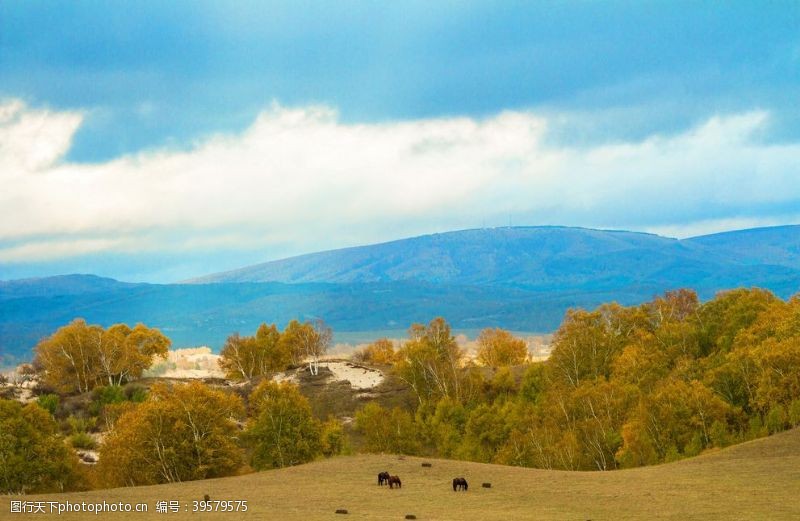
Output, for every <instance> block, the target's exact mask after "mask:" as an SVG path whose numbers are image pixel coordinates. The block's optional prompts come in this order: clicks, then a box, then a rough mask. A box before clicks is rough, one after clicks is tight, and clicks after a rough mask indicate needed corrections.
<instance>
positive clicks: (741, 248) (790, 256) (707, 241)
mask: <svg viewBox="0 0 800 521" xmlns="http://www.w3.org/2000/svg"><path fill="white" fill-rule="evenodd" d="M682 242H688V243H691V244H695V245H699V246H703V247H706V248H710V249H713V250H714V251H716V252H717V253H718V254H719V255H725V256H728V257H730V258H732V259H736V260H737V261H739V262H743V263H747V264H768V265H776V266H786V267H789V268H795V269H796V268H798V267H800V226H774V227H771V228H754V229H751V230H738V231H733V232H725V233H716V234H713V235H703V236H700V237H694V238H692V239H687V240H685V241H682Z"/></svg>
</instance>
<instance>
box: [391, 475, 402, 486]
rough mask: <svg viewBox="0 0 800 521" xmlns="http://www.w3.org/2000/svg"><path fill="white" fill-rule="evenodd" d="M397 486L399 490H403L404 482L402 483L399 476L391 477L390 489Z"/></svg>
mask: <svg viewBox="0 0 800 521" xmlns="http://www.w3.org/2000/svg"><path fill="white" fill-rule="evenodd" d="M395 485H397V488H403V482H402V481H400V478H398V477H397V476H389V488H394V486H395Z"/></svg>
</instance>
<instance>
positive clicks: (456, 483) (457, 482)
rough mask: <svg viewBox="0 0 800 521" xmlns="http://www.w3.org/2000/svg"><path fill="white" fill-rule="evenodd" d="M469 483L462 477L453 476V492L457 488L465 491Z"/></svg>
mask: <svg viewBox="0 0 800 521" xmlns="http://www.w3.org/2000/svg"><path fill="white" fill-rule="evenodd" d="M468 488H469V485H468V484H467V480H466V479H464V478H454V479H453V492H456V491H458V490H463V491H465V492H466V491H467V489H468Z"/></svg>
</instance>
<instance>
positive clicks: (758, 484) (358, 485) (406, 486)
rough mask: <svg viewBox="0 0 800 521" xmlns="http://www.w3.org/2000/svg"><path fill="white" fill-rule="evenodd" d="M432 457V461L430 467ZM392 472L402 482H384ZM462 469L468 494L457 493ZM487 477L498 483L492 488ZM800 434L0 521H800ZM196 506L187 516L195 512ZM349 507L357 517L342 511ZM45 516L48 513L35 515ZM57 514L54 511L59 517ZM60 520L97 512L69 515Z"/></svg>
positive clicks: (90, 497)
mask: <svg viewBox="0 0 800 521" xmlns="http://www.w3.org/2000/svg"><path fill="white" fill-rule="evenodd" d="M422 462H430V463H431V464H432V466H431V467H429V468H427V467H422ZM383 470H388V471H389V472H391V473H392V474H397V475H398V476H400V477H401V479H402V481H403V487H402V489H399V490H398V489H395V490H389V489H388V488H387V487H378V485H377V482H376V480H377V474H378V472H380V471H383ZM458 476H464V477H466V479H467V480H468V481H469V485H470V487H469V491H468V492H466V493H463V492H458V493H455V492H453V490H452V486H451V480H452V478H454V477H458ZM483 482H489V483H491V484H492V487H491V488H482V487H481V483H483ZM799 491H800V429H794V430H791V431H788V432H785V433H782V434H777V435H774V436H771V437H769V438H763V439H759V440H755V441H752V442H748V443H743V444H741V445H737V446H734V447H730V448H727V449H723V450H720V451H717V452H714V453H710V454H704V455H701V456H699V457H696V458H692V459H688V460H683V461H679V462H676V463H670V464H665V465H657V466H651V467H643V468H637V469H631V470H622V471H614V472H565V471H547V470H538V469H526V468H518V467H505V466H500V465H486V464H479V463H470V462H464V461H450V460H438V459H424V458H416V457H398V456H389V455H361V456H343V457H337V458H333V459H329V460H324V461H319V462H315V463H310V464H307V465H301V466H297V467H291V468H285V469H281V470H273V471H265V472H259V473H255V474H249V475H244V476H237V477H232V478H224V479H212V480H205V481H195V482H186V483H181V484H171V485H158V486H147V487H135V488H120V489H111V490H96V491H91V492H84V493H73V494H45V495H35V496H24V497H23V496H18V497H9V496H3V497H0V519H22V518H23V517H24V516H23V515H21V514H10V513H9V512H10V501H11V500H12V499H15V500H16V499H25V500H29V501H30V500H43V501H64V500H69V501H73V502H80V501H92V502H96V501H103V500H105V501H108V502H119V501H123V502H145V503H147V504H148V506H149V509H150V510H149V513H147V514H104V515H101V516H100V517H99V518H101V519H114V518H122V517H123V516H125V517H126V518H129V519H130V518H135V519H170V520H178V519H254V520H255V519H259V520H260V519H265V520H266V519H279V520H304V521H305V520H316V519H338V520H342V521H345V520H347V519H375V520H378V519H382V520H383V519H385V520H389V519H404V517H405V516H406V514H414V515H415V516H416V517H417V519H420V520H423V519H430V520H433V519H439V520H442V519H458V520H464V521H466V520H493V519H497V520H519V519H548V520H552V519H580V520H584V519H592V520H600V519H615V520H616V519H748V520H752V519H798V518H800V494H798V492H799ZM205 494H208V495H209V496H210V498H211V500H246V501H247V504H248V507H249V508H248V512H247V513H245V514H241V513H239V514H237V513H215V514H208V513H192V512H191V510H192V501H195V500H202V499H203V496H204V495H205ZM159 500H163V501H170V500H177V501H179V502H180V512H178V513H169V514H163V513H161V514H160V513H156V512H155V503H156V502H157V501H159ZM187 508H188V511H187ZM337 509H347V510H348V512H349V513H348V514H347V515H337V514H336V513H335V511H336V510H337ZM37 517H44V516H41V515H39V516H37ZM52 517H56V516H55V514H53V515H52ZM57 517H58V519H60V520H64V521H68V520H74V519H87V518H93V517H94V516H93V515H92V514H62V515H60V516H57Z"/></svg>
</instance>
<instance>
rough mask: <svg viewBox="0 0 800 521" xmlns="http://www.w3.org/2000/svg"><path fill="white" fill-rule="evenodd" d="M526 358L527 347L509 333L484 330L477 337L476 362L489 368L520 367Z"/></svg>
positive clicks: (498, 330) (495, 329) (523, 342)
mask: <svg viewBox="0 0 800 521" xmlns="http://www.w3.org/2000/svg"><path fill="white" fill-rule="evenodd" d="M527 358H528V345H527V344H526V343H525V341H524V340H523V339H521V338H517V337H515V336H514V335H512V334H511V333H510V332H509V331H506V330H505V329H500V328H494V329H484V330H483V331H481V332H480V334H479V335H478V361H479V362H480V363H481V364H483V365H488V366H490V367H500V366H507V365H520V364H522V363H524V362H525V360H526V359H527Z"/></svg>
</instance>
